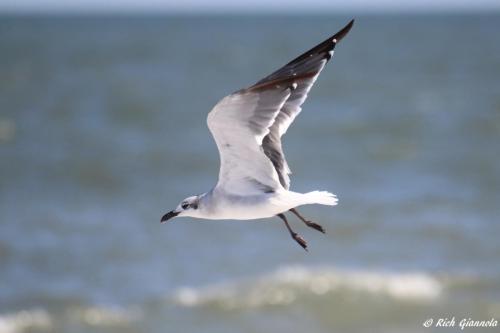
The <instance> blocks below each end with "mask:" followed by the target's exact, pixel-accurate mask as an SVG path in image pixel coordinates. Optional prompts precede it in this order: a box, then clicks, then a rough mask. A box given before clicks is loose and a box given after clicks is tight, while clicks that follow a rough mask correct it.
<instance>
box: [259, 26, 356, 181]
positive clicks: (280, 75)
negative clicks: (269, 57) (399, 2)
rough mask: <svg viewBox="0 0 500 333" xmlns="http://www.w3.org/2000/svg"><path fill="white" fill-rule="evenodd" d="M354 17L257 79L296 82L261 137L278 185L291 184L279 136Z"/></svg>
mask: <svg viewBox="0 0 500 333" xmlns="http://www.w3.org/2000/svg"><path fill="white" fill-rule="evenodd" d="M353 23H354V20H352V21H350V22H349V23H348V24H347V25H346V26H345V27H344V28H343V29H342V30H340V31H339V32H337V33H336V34H335V35H333V36H331V37H330V38H328V39H327V40H325V41H324V42H323V43H321V44H319V45H317V46H315V47H314V48H312V49H311V50H309V51H307V52H305V53H304V54H302V55H300V56H299V57H297V58H296V59H294V60H292V61H291V62H289V63H288V64H286V65H285V66H283V67H282V68H280V69H279V70H277V71H276V72H274V73H272V74H271V75H269V76H268V77H266V78H264V79H262V80H260V81H259V82H257V84H256V86H265V85H269V84H271V85H273V84H286V83H288V82H293V83H295V84H296V85H297V87H296V89H295V90H293V92H292V94H291V95H290V97H289V98H288V99H287V101H286V102H285V104H284V105H283V107H282V108H281V110H280V112H279V113H278V114H277V116H276V119H275V121H274V123H273V125H272V126H271V128H270V129H269V134H268V135H266V136H265V137H264V140H263V141H262V148H263V149H264V153H265V154H266V156H267V157H269V159H270V160H271V162H272V163H273V166H274V167H275V168H276V171H277V172H278V176H279V180H280V183H281V185H282V186H283V187H284V188H285V189H289V188H290V177H289V175H290V174H291V171H290V168H289V167H288V163H287V162H286V159H285V155H284V153H283V149H282V147H281V137H282V136H283V134H285V133H286V131H287V129H288V127H289V126H290V124H291V123H292V122H293V120H294V119H295V117H297V115H298V114H299V113H300V111H301V110H302V107H301V105H302V104H303V103H304V101H305V100H306V98H307V94H308V93H309V90H310V89H311V87H312V86H313V84H314V82H315V81H316V79H317V78H318V76H319V74H320V73H321V71H322V70H323V68H324V67H325V65H326V63H327V62H328V61H329V60H330V59H331V57H332V56H333V50H334V48H335V45H336V44H337V43H338V42H339V41H340V40H341V39H342V38H343V37H344V36H345V35H346V34H347V33H348V32H349V30H350V29H351V27H352V25H353Z"/></svg>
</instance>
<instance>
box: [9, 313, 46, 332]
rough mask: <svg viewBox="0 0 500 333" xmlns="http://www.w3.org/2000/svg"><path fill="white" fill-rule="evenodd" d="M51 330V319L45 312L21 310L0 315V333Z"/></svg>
mask: <svg viewBox="0 0 500 333" xmlns="http://www.w3.org/2000/svg"><path fill="white" fill-rule="evenodd" d="M51 328H52V319H51V317H50V315H49V314H48V312H47V311H45V310H41V309H32V310H23V311H19V312H15V313H7V314H2V315H0V333H21V332H25V331H28V330H33V329H36V330H45V331H49V330H50V329H51Z"/></svg>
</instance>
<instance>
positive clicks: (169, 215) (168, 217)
mask: <svg viewBox="0 0 500 333" xmlns="http://www.w3.org/2000/svg"><path fill="white" fill-rule="evenodd" d="M177 215H179V213H176V212H174V211H171V212H168V213H167V214H165V215H163V216H162V218H161V221H160V222H161V223H165V222H167V221H168V220H170V219H171V218H173V217H176V216H177Z"/></svg>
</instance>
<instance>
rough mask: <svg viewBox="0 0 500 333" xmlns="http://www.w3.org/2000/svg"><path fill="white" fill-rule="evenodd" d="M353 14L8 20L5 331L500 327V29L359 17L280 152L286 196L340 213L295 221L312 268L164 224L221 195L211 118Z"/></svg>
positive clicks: (0, 119)
mask: <svg viewBox="0 0 500 333" xmlns="http://www.w3.org/2000/svg"><path fill="white" fill-rule="evenodd" d="M349 19H350V17H347V16H313V17H306V16H304V17H301V16H295V17H273V16H266V17H252V16H245V17H232V16H227V17H168V16H165V17H159V16H158V17H115V18H109V17H99V18H84V17H57V18H50V17H45V18H29V17H25V18H8V17H3V18H0V332H1V333H22V332H56V333H58V332H121V333H122V332H124V333H126V332H205V333H211V332H213V333H223V332H283V331H286V332H315V333H316V332H318V333H322V332H367V331H368V332H434V331H435V332H443V331H446V330H444V329H442V328H439V327H431V328H425V327H423V326H422V323H423V322H424V321H426V320H427V319H429V318H433V319H435V320H436V319H438V318H452V317H455V318H456V321H457V324H458V321H459V320H460V319H462V318H466V319H467V318H471V319H472V320H489V319H491V318H496V320H500V260H499V258H500V242H499V236H500V224H499V222H500V218H499V216H500V205H499V204H500V153H499V151H500V150H499V148H500V56H499V54H500V44H499V43H498V32H499V31H500V16H499V15H494V14H491V15H475V16H474V15H451V16H446V15H432V16H425V15H420V16H398V15H391V16H360V17H358V18H357V21H356V23H355V26H354V27H353V29H352V31H351V32H350V34H349V35H348V36H347V37H346V38H345V40H343V41H342V43H341V44H339V45H338V48H337V49H336V53H335V56H334V58H333V61H331V62H330V63H329V65H328V66H327V68H326V69H325V70H324V72H323V73H322V75H321V76H320V78H319V79H318V81H317V84H316V85H315V87H314V88H313V90H312V91H311V93H310V95H309V99H308V100H307V102H306V103H305V105H304V111H303V113H302V114H301V115H300V117H298V118H297V119H296V121H295V123H294V124H293V126H292V127H291V128H290V130H289V131H288V133H287V135H286V136H285V139H284V145H285V152H286V154H287V159H288V162H289V164H290V166H291V168H292V171H293V175H292V188H293V189H294V190H296V191H309V190H314V189H324V190H329V191H332V192H333V193H336V194H337V195H338V197H339V200H340V201H339V205H338V206H337V207H334V208H332V207H322V206H309V207H304V208H302V209H301V212H302V213H303V214H304V215H305V216H307V217H308V218H310V219H311V220H314V221H316V222H318V223H320V224H322V225H323V226H325V228H326V229H327V234H326V235H323V234H320V233H318V232H316V231H314V230H312V229H308V228H306V227H305V226H303V225H302V224H301V223H300V222H299V221H297V220H296V219H295V218H293V217H292V216H291V217H290V220H291V223H292V224H293V226H294V228H295V229H296V231H298V232H299V233H300V234H301V235H302V236H304V238H306V240H307V241H308V242H309V252H305V251H303V250H302V249H301V248H300V247H299V246H298V245H297V244H296V243H295V242H294V241H293V240H291V239H290V237H289V234H288V233H287V231H286V229H285V228H284V226H283V225H282V223H281V222H280V221H279V220H278V219H267V220H259V221H243V222H242V221H239V222H236V221H202V220H194V219H187V218H186V219H177V220H173V221H172V222H171V223H169V224H167V225H160V223H159V219H160V217H161V216H162V215H163V214H164V213H165V212H167V211H169V210H170V209H172V208H174V207H175V206H176V205H177V204H178V202H179V201H180V200H181V199H182V198H184V197H187V196H189V195H192V194H196V193H201V192H204V191H206V190H208V189H210V187H211V186H213V185H214V184H215V182H216V179H217V172H218V155H217V150H216V147H215V144H214V143H213V141H212V139H211V137H210V134H209V132H208V129H207V127H206V115H207V113H208V111H209V110H210V109H211V108H212V106H213V105H214V104H215V103H216V102H217V101H218V100H219V99H220V98H222V97H224V96H225V95H227V94H228V93H231V92H233V91H235V90H237V89H239V88H242V87H245V86H248V85H250V84H252V83H254V82H256V81H257V80H259V79H260V78H262V77H263V76H265V75H267V74H269V73H270V72H271V71H273V70H275V69H277V68H278V67H279V66H281V65H283V64H284V63H286V62H288V61H289V60H291V59H292V58H293V57H295V56H297V55H298V54H300V53H301V52H303V51H305V50H306V49H308V48H310V47H312V46H314V45H315V44H316V43H317V42H320V41H322V40H323V39H324V38H326V37H327V36H328V35H330V34H332V33H334V32H335V31H337V30H338V29H340V28H341V27H342V26H343V25H344V24H345V23H347V21H348V20H349ZM456 329H457V328H455V330H456ZM498 329H499V328H498V327H496V328H492V329H485V328H481V329H469V330H468V331H478V332H479V331H480V332H489V331H491V332H498Z"/></svg>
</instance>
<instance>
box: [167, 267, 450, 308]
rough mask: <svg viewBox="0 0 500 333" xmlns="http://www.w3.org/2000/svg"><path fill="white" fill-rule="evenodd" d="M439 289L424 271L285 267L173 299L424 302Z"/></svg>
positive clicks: (237, 303) (234, 304)
mask: <svg viewBox="0 0 500 333" xmlns="http://www.w3.org/2000/svg"><path fill="white" fill-rule="evenodd" d="M442 289H443V287H442V283H440V281H439V280H438V279H436V278H434V277H432V276H430V275H429V274H425V273H418V272H412V273H391V272H370V271H346V270H344V271H343V270H338V269H335V268H331V267H318V268H306V267H303V266H289V267H284V268H281V269H278V270H277V271H275V272H272V273H269V274H264V275H261V276H258V277H255V278H251V279H244V280H236V281H230V282H226V283H219V284H215V285H209V286H206V287H201V288H191V287H184V288H180V289H178V290H177V291H176V292H175V293H174V297H173V299H174V301H175V302H176V303H177V304H179V305H181V306H186V307H193V306H203V305H219V306H221V307H223V308H229V309H231V308H248V307H260V306H265V305H286V304H290V303H292V302H294V301H295V300H297V299H299V298H301V297H319V296H323V295H325V294H327V293H334V292H341V291H345V292H350V293H361V294H371V295H385V296H388V297H391V298H393V299H396V300H399V301H427V300H433V299H435V298H437V297H439V296H440V294H441V292H442Z"/></svg>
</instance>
